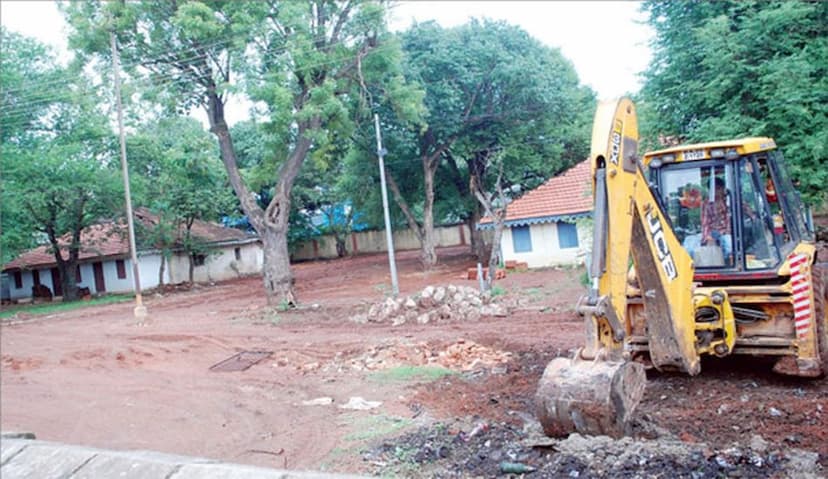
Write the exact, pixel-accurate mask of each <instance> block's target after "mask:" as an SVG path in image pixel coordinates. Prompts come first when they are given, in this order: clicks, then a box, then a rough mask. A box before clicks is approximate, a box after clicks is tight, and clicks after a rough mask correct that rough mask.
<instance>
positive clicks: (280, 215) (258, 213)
mask: <svg viewBox="0 0 828 479" xmlns="http://www.w3.org/2000/svg"><path fill="white" fill-rule="evenodd" d="M208 99H209V103H208V117H209V119H210V131H212V132H213V133H214V134H215V135H216V137H217V138H218V140H219V151H220V153H221V159H222V162H223V163H224V166H225V169H226V170H227V175H228V178H229V180H230V184H231V185H232V186H233V190H234V191H235V192H236V196H238V198H239V201H240V202H241V206H242V210H243V211H244V213H245V214H246V215H247V218H248V221H250V224H251V225H253V228H255V230H256V232H257V233H258V234H259V237H260V238H261V240H262V248H263V253H264V264H263V265H262V273H263V274H262V277H263V282H264V288H265V294H266V295H267V303H268V304H269V305H271V306H278V305H295V304H296V295H295V292H294V290H293V273H292V272H291V270H290V255H289V253H288V245H287V231H288V217H289V215H290V192H291V189H292V187H293V182H294V180H295V179H296V175H298V173H299V169H300V168H301V166H302V163H303V162H304V160H305V157H306V156H307V153H308V151H309V150H310V147H311V144H312V143H311V140H310V139H309V138H308V137H307V136H306V133H307V132H309V131H310V130H314V129H317V128H319V126H320V125H321V119H320V118H319V117H313V118H311V119H310V120H303V121H300V122H299V124H298V134H297V136H296V137H297V140H296V144H295V146H294V148H293V151H292V152H291V153H290V155H288V158H287V160H286V161H285V163H283V164H282V166H281V167H280V169H279V173H278V182H277V184H276V188H275V192H274V195H273V200H272V201H271V202H270V204H269V205H268V207H267V210H266V211H263V210H262V208H261V207H259V205H258V204H257V203H256V197H255V196H254V195H253V194H252V193H251V192H250V190H249V189H248V188H247V186H246V185H245V184H244V180H242V178H241V174H240V173H239V168H238V163H237V161H236V152H235V149H234V147H233V140H232V138H231V137H230V131H229V128H228V127H227V122H226V121H225V118H224V104H223V103H222V101H221V99H220V98H219V96H218V95H217V94H215V92H210V93H208Z"/></svg>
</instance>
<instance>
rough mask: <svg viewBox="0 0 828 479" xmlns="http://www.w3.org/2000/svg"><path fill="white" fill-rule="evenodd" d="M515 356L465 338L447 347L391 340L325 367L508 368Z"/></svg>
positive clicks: (461, 370)
mask: <svg viewBox="0 0 828 479" xmlns="http://www.w3.org/2000/svg"><path fill="white" fill-rule="evenodd" d="M511 358H512V353H509V352H505V351H499V350H496V349H492V348H488V347H486V346H482V345H480V344H477V343H475V342H474V341H468V340H465V339H460V340H458V341H456V342H454V343H451V344H449V345H448V346H444V347H438V346H431V345H429V344H428V343H425V342H419V343H403V342H397V341H390V342H388V343H385V344H382V345H379V346H374V347H371V348H369V349H368V350H367V351H366V352H365V353H363V354H361V355H359V356H357V357H355V358H351V359H344V358H342V357H338V358H335V360H334V361H333V362H331V363H329V364H328V365H326V366H325V367H324V370H325V371H326V372H331V371H336V372H342V371H347V370H350V371H378V370H383V369H389V368H393V367H398V366H440V367H444V368H446V369H451V370H453V371H459V372H466V371H472V370H476V369H481V368H496V367H499V368H505V365H506V363H508V362H509V361H510V360H511Z"/></svg>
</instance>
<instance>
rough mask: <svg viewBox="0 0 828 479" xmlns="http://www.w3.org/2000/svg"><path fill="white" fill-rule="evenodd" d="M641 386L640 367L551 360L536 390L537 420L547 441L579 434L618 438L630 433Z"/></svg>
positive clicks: (641, 372) (565, 359)
mask: <svg viewBox="0 0 828 479" xmlns="http://www.w3.org/2000/svg"><path fill="white" fill-rule="evenodd" d="M646 382H647V376H646V374H645V372H644V367H643V366H642V365H641V364H639V363H634V362H615V361H587V360H581V359H575V360H572V359H567V358H556V359H554V360H552V361H551V362H550V363H549V364H548V365H547V366H546V370H545V371H544V372H543V377H542V378H541V380H540V384H539V386H538V392H537V394H536V396H535V404H536V408H537V416H538V419H539V420H540V423H541V425H542V426H543V430H544V432H545V433H546V434H547V435H548V436H552V437H563V436H567V435H569V434H570V433H573V432H578V433H581V434H589V435H607V436H612V437H621V436H623V435H624V434H626V433H627V432H628V430H629V427H630V420H631V418H632V413H633V411H634V410H635V407H636V406H637V405H638V403H639V402H640V401H641V398H642V396H643V395H644V387H645V385H646Z"/></svg>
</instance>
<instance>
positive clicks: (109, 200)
mask: <svg viewBox="0 0 828 479" xmlns="http://www.w3.org/2000/svg"><path fill="white" fill-rule="evenodd" d="M2 34H3V45H4V54H3V59H2V62H3V63H2V69H1V70H2V72H3V76H2V90H3V91H4V95H3V112H4V114H3V133H2V150H3V154H2V155H0V170H2V171H3V188H2V191H0V204H1V205H2V229H3V249H4V254H7V253H5V251H6V249H7V248H8V247H9V246H12V250H14V246H18V247H19V246H31V243H30V241H31V239H32V238H33V237H34V235H35V234H38V235H40V236H41V237H42V238H44V240H45V242H46V244H48V245H49V249H50V251H51V252H52V254H53V255H54V257H55V261H56V262H57V268H58V272H59V277H60V282H61V287H62V290H63V298H64V301H70V300H73V299H77V297H78V288H77V283H76V281H75V270H76V269H77V265H78V258H79V256H80V252H81V249H82V248H84V247H87V248H88V247H93V246H94V245H89V244H81V242H80V240H81V233H82V232H83V230H84V229H86V228H87V227H89V226H91V225H92V224H95V223H98V222H100V221H101V220H103V219H112V218H114V217H115V216H116V215H117V213H118V212H119V211H118V210H119V206H120V205H121V204H123V202H122V198H123V190H122V183H121V181H120V174H119V170H118V162H117V156H116V155H115V151H117V150H116V149H115V148H114V147H115V142H114V135H113V134H112V131H111V130H110V129H109V127H108V125H107V120H106V118H105V117H104V116H103V115H101V114H100V112H99V111H98V101H99V100H100V99H99V98H98V95H99V92H98V91H97V90H96V88H95V87H94V86H92V85H91V82H89V80H88V79H87V78H85V77H84V76H83V75H82V73H81V72H79V71H74V70H71V69H64V68H62V67H60V66H59V65H57V63H56V61H55V57H54V55H53V54H52V53H51V52H50V51H49V50H48V49H46V48H45V47H44V46H43V45H40V44H38V43H37V42H35V41H34V40H32V39H28V38H25V37H22V36H20V35H16V34H10V33H8V32H6V31H3V32H2ZM47 82H54V84H55V85H57V87H56V88H54V89H53V90H52V91H51V94H49V95H43V94H42V91H43V89H44V88H45V85H46V84H47ZM9 231H14V232H16V233H15V234H13V235H11V241H9V237H8V236H7V232H9ZM26 239H28V240H26ZM14 240H17V241H18V243H17V244H16V245H15V244H14V243H13V242H14ZM9 242H11V243H12V244H11V245H10V244H9Z"/></svg>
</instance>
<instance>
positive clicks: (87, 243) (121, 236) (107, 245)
mask: <svg viewBox="0 0 828 479" xmlns="http://www.w3.org/2000/svg"><path fill="white" fill-rule="evenodd" d="M135 218H136V220H137V221H140V222H141V223H143V224H144V226H145V227H148V228H152V227H154V226H155V225H156V224H158V215H155V214H153V213H151V212H150V211H149V210H147V209H146V208H137V209H136V210H135ZM182 229H183V227H182ZM182 234H183V232H182V231H181V230H180V231H179V238H180V237H181V236H182ZM192 234H193V235H194V236H196V237H198V238H199V239H201V240H202V241H206V242H208V243H222V242H232V241H241V240H245V239H248V238H250V236H249V235H248V234H246V233H245V232H243V231H241V230H237V229H234V228H226V227H224V226H221V225H219V224H216V223H209V222H206V221H199V220H196V221H195V223H193V226H192ZM69 242H70V238H69V236H68V235H67V236H64V237H63V238H61V239H60V240H59V243H60V244H61V249H64V247H68V245H69ZM80 242H81V245H83V246H82V248H81V252H80V255H79V259H80V261H82V262H83V261H86V260H90V259H97V260H100V259H103V258H126V257H128V256H129V238H128V236H127V227H126V225H125V224H122V223H114V222H107V223H101V224H96V225H92V226H90V227H88V228H86V229H84V230H83V231H82V232H81V239H80ZM139 251H140V248H139ZM67 254H68V253H67V252H66V251H65V250H64V253H63V255H64V257H66V255H67ZM55 264H56V261H55V255H54V253H52V252H51V246H49V245H46V246H38V247H37V248H34V249H31V250H29V251H26V252H25V253H23V254H21V255H20V256H18V257H17V258H15V259H14V260H13V261H10V262H9V263H6V264H5V265H3V271H5V270H10V269H34V268H43V267H47V266H51V265H55Z"/></svg>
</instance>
